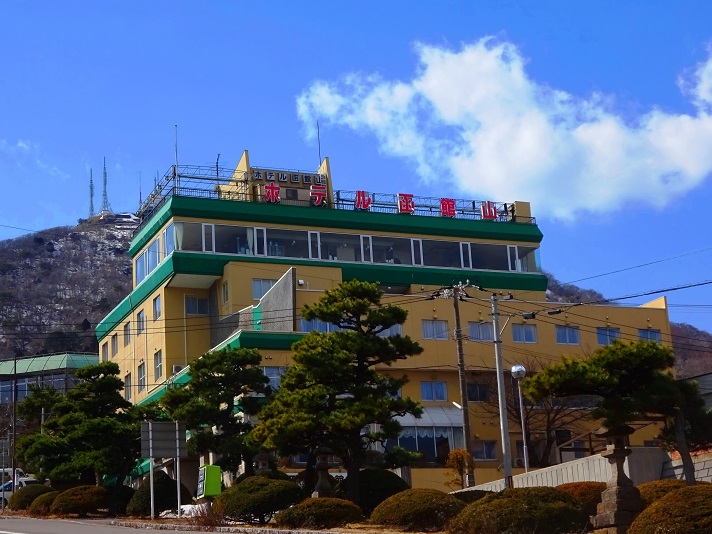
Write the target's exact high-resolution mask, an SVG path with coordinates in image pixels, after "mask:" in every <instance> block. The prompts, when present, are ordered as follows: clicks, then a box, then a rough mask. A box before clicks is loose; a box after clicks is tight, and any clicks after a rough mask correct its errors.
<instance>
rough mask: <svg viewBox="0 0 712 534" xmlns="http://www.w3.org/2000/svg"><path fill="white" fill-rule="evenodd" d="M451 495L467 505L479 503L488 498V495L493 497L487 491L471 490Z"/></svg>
mask: <svg viewBox="0 0 712 534" xmlns="http://www.w3.org/2000/svg"><path fill="white" fill-rule="evenodd" d="M450 495H452V496H453V497H455V498H456V499H459V500H461V501H462V502H464V503H465V504H472V503H473V502H477V501H479V500H480V499H481V498H483V497H487V495H492V492H491V491H487V490H476V489H469V490H464V491H456V492H455V493H451V494H450Z"/></svg>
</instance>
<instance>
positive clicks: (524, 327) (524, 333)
mask: <svg viewBox="0 0 712 534" xmlns="http://www.w3.org/2000/svg"><path fill="white" fill-rule="evenodd" d="M529 334H532V336H529ZM512 342H513V343H527V344H533V343H537V331H536V325H535V324H531V323H514V324H513V325H512Z"/></svg>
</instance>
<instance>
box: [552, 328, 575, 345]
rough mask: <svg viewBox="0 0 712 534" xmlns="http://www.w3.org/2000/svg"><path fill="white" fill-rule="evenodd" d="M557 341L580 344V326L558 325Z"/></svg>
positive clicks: (561, 343)
mask: <svg viewBox="0 0 712 534" xmlns="http://www.w3.org/2000/svg"><path fill="white" fill-rule="evenodd" d="M556 342H557V343H558V344H559V345H578V344H579V343H580V336H579V328H578V326H561V325H556Z"/></svg>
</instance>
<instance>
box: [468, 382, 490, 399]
mask: <svg viewBox="0 0 712 534" xmlns="http://www.w3.org/2000/svg"><path fill="white" fill-rule="evenodd" d="M489 397H490V387H489V384H478V383H476V382H468V383H467V400H468V401H470V402H487V401H489Z"/></svg>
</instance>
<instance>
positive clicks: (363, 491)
mask: <svg viewBox="0 0 712 534" xmlns="http://www.w3.org/2000/svg"><path fill="white" fill-rule="evenodd" d="M358 488H359V504H360V505H361V510H363V515H365V516H366V517H369V516H370V515H371V512H373V510H374V509H375V508H376V506H378V505H379V504H381V503H382V502H383V501H385V500H386V499H387V498H388V497H390V496H391V495H395V494H396V493H399V492H401V491H405V490H407V489H410V486H409V485H408V483H407V482H406V481H405V480H403V479H402V478H401V477H399V476H398V475H396V474H395V473H393V472H392V471H389V470H388V469H381V468H380V467H368V468H366V469H363V470H361V472H360V473H359V484H358ZM336 490H337V493H342V494H344V493H345V491H346V481H345V480H344V481H342V482H340V483H339V485H338V486H337V488H336Z"/></svg>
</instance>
